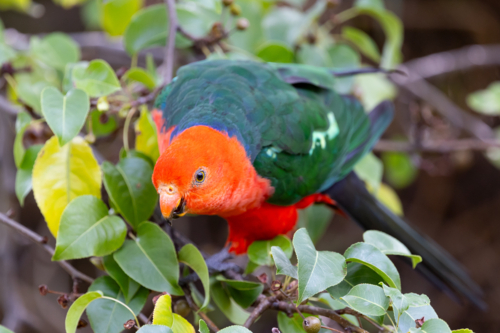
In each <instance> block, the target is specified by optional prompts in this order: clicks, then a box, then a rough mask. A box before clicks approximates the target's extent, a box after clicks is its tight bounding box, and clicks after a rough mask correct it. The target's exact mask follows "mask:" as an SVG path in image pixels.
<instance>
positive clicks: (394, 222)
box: [325, 172, 487, 310]
mask: <svg viewBox="0 0 500 333" xmlns="http://www.w3.org/2000/svg"><path fill="white" fill-rule="evenodd" d="M325 193H326V194H328V195H329V196H330V197H331V198H332V199H333V200H335V201H336V202H337V204H338V206H339V207H340V208H341V209H342V210H343V211H344V212H345V213H346V214H347V215H348V216H349V217H350V218H351V219H353V220H354V221H356V222H357V223H359V224H360V225H361V226H362V227H363V228H364V229H367V230H372V229H373V230H380V231H382V232H385V233H387V234H389V235H391V236H393V237H395V238H397V239H398V240H400V241H401V242H403V243H404V244H405V245H406V246H407V247H408V249H409V250H410V251H411V252H412V253H413V254H418V255H420V256H421V257H422V259H423V262H422V263H420V264H418V266H417V270H418V271H420V272H421V273H422V274H423V275H425V276H426V277H427V278H428V279H429V280H430V281H431V282H433V283H434V284H436V285H437V287H439V288H441V289H444V290H445V292H448V293H451V294H452V296H454V297H453V298H455V299H457V298H458V297H457V294H461V295H463V296H465V297H467V298H468V299H469V300H470V301H471V302H472V303H474V304H475V305H476V306H477V307H479V308H480V309H482V310H485V309H486V308H487V305H486V303H485V302H484V300H483V292H482V290H481V288H480V287H479V286H478V285H477V284H476V283H475V282H474V281H473V280H472V279H471V277H470V276H469V275H468V273H466V272H465V270H464V268H463V267H462V265H461V264H460V263H458V262H457V261H456V260H455V259H454V258H453V257H452V256H451V255H450V254H449V253H448V252H446V251H445V250H444V249H442V248H441V247H440V246H439V245H438V244H437V243H435V242H434V241H433V240H431V239H430V238H428V237H425V236H422V235H421V234H420V233H419V232H417V231H416V230H414V229H413V228H412V227H410V226H409V225H408V224H407V223H406V222H405V221H403V220H402V219H401V218H400V217H398V216H396V215H395V214H393V213H392V212H391V211H390V210H388V209H387V208H386V207H385V206H384V205H383V204H381V203H380V202H379V201H378V200H377V199H375V198H374V197H373V196H372V195H371V194H370V193H368V191H367V190H366V188H365V186H364V184H363V182H362V181H361V180H360V179H359V178H358V177H357V176H356V174H354V173H353V172H351V173H350V174H349V175H347V176H346V177H345V178H344V179H343V180H341V181H339V182H337V183H335V184H334V185H333V186H332V187H330V188H329V189H328V190H326V191H325ZM458 299H459V298H458Z"/></svg>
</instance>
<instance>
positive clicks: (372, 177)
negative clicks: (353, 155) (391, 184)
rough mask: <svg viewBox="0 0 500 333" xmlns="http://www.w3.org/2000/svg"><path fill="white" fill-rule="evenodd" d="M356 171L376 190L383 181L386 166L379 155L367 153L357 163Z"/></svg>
mask: <svg viewBox="0 0 500 333" xmlns="http://www.w3.org/2000/svg"><path fill="white" fill-rule="evenodd" d="M354 171H355V172H356V175H358V177H359V178H360V179H361V180H363V181H364V182H366V183H367V184H369V186H370V188H371V189H373V190H374V191H377V190H378V188H379V186H380V182H381V181H382V174H383V172H384V167H383V165H382V162H381V161H380V160H379V159H378V157H377V156H375V155H374V154H373V153H369V154H367V155H365V157H363V158H362V159H361V160H360V161H359V162H358V163H356V165H355V166H354Z"/></svg>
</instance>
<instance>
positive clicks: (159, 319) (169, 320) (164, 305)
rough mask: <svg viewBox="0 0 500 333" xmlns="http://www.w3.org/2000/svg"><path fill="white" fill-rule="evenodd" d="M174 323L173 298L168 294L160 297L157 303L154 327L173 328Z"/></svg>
mask: <svg viewBox="0 0 500 333" xmlns="http://www.w3.org/2000/svg"><path fill="white" fill-rule="evenodd" d="M173 323H174V316H173V313H172V298H171V297H170V295H168V294H167V295H163V296H160V297H159V298H158V300H157V301H156V304H155V309H154V312H153V325H163V326H168V327H172V324H173Z"/></svg>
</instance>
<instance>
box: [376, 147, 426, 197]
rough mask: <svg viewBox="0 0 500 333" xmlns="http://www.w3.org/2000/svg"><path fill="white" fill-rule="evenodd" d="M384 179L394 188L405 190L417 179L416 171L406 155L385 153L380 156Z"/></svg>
mask: <svg viewBox="0 0 500 333" xmlns="http://www.w3.org/2000/svg"><path fill="white" fill-rule="evenodd" d="M382 161H383V162H384V166H385V177H386V178H387V181H388V182H389V184H391V185H392V186H393V187H394V188H396V189H400V188H405V187H407V186H408V185H410V184H411V183H413V181H414V180H415V178H416V177H417V174H418V169H417V168H416V167H415V165H413V162H412V161H411V158H410V156H409V155H408V154H406V153H399V152H387V153H383V154H382Z"/></svg>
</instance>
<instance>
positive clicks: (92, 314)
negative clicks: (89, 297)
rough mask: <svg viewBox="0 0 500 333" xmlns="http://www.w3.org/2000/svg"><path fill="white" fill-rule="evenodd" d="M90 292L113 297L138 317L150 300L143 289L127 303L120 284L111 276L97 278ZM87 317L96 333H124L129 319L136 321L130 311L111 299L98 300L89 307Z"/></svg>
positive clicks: (146, 291) (147, 292)
mask: <svg viewBox="0 0 500 333" xmlns="http://www.w3.org/2000/svg"><path fill="white" fill-rule="evenodd" d="M89 291H101V292H102V293H103V295H104V296H108V297H112V298H114V299H117V300H119V301H120V302H123V303H125V304H127V306H128V307H129V308H130V309H131V310H132V311H133V312H134V313H135V314H136V315H137V314H138V313H139V312H140V311H141V310H142V308H143V307H144V304H146V300H147V298H148V294H149V291H148V290H147V289H146V288H141V289H140V290H139V291H138V292H137V294H136V295H135V296H134V297H133V298H132V299H131V300H130V302H126V301H125V298H124V297H123V293H122V291H121V290H120V287H119V286H118V284H117V283H116V282H115V280H113V279H112V278H111V277H109V276H101V277H99V278H97V279H96V280H95V281H94V282H93V283H92V285H91V286H90V287H89ZM87 316H88V317H89V321H90V325H91V326H92V329H93V330H94V332H95V333H119V332H121V331H123V324H125V322H126V321H127V320H129V319H134V316H133V315H132V313H130V311H129V310H128V309H127V308H126V307H124V306H123V305H121V304H120V303H117V302H114V301H112V300H109V299H98V300H96V301H95V302H92V303H91V304H90V305H89V306H88V307H87Z"/></svg>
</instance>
